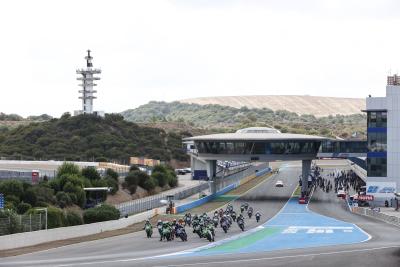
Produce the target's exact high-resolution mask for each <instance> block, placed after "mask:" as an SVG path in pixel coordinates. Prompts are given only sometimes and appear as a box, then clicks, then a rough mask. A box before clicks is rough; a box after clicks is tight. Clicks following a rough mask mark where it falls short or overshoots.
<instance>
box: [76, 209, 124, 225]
mask: <svg viewBox="0 0 400 267" xmlns="http://www.w3.org/2000/svg"><path fill="white" fill-rule="evenodd" d="M119 217H120V212H119V210H118V209H116V208H115V207H113V206H109V205H101V206H99V207H95V208H90V209H87V210H86V211H85V212H84V213H83V221H84V222H85V223H95V222H103V221H109V220H117V219H119Z"/></svg>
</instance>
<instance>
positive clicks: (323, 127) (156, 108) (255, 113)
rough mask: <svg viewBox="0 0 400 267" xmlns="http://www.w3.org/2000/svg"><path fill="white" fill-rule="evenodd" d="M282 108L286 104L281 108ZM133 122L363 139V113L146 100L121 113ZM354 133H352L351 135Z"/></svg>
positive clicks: (213, 129)
mask: <svg viewBox="0 0 400 267" xmlns="http://www.w3.org/2000/svg"><path fill="white" fill-rule="evenodd" d="M285 108H286V107H285ZM121 114H122V115H123V116H124V117H125V119H126V120H129V121H132V122H135V123H146V124H147V125H149V124H155V125H159V126H160V127H162V125H163V124H170V123H172V122H174V123H178V124H180V125H182V124H186V125H188V128H201V129H206V130H207V131H209V132H215V131H222V132H228V131H234V130H236V129H239V128H244V127H249V126H268V127H274V128H276V129H279V130H281V131H282V132H291V133H303V134H316V135H322V136H330V137H337V136H338V137H341V138H350V137H351V136H354V135H357V137H358V138H365V129H366V115H365V114H362V113H361V114H360V113H359V114H352V115H335V116H332V115H330V116H326V117H316V116H314V115H307V114H303V115H298V114H297V113H294V112H290V111H287V110H276V111H273V110H271V109H268V108H262V109H259V108H253V109H251V108H247V107H242V108H234V107H229V106H221V105H199V104H187V103H181V102H171V103H167V102H155V101H152V102H149V103H148V104H146V105H142V106H140V107H138V108H136V109H131V110H126V111H124V112H122V113H121ZM355 133H356V134H355Z"/></svg>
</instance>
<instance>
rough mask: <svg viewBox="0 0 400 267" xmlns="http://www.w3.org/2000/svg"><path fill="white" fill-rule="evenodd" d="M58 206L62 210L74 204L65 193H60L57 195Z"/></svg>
mask: <svg viewBox="0 0 400 267" xmlns="http://www.w3.org/2000/svg"><path fill="white" fill-rule="evenodd" d="M56 199H57V204H58V206H60V208H65V207H67V206H70V205H71V204H72V201H71V198H70V196H69V195H68V194H67V193H65V192H64V191H60V192H58V193H57V194H56Z"/></svg>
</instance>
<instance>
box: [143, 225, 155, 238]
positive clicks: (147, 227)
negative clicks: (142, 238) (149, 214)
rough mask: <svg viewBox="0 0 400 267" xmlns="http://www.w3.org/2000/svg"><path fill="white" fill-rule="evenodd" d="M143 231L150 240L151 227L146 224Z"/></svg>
mask: <svg viewBox="0 0 400 267" xmlns="http://www.w3.org/2000/svg"><path fill="white" fill-rule="evenodd" d="M144 229H145V230H146V235H147V238H151V236H152V235H153V227H152V226H151V225H150V224H148V225H146V226H145V228H144Z"/></svg>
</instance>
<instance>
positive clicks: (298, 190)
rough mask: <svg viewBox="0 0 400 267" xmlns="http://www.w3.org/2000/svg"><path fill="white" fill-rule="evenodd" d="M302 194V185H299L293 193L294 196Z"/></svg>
mask: <svg viewBox="0 0 400 267" xmlns="http://www.w3.org/2000/svg"><path fill="white" fill-rule="evenodd" d="M300 195H301V187H300V186H297V187H296V190H295V191H294V193H293V196H294V197H299V196H300Z"/></svg>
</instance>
